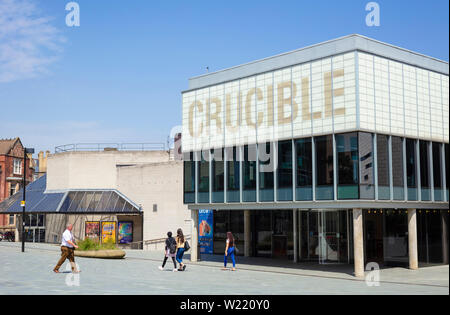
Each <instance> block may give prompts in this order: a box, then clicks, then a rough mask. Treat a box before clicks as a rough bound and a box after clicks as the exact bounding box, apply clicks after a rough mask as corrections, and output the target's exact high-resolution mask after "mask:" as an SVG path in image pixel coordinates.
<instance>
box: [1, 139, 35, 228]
mask: <svg viewBox="0 0 450 315" xmlns="http://www.w3.org/2000/svg"><path fill="white" fill-rule="evenodd" d="M23 150H24V147H23V145H22V142H21V141H20V139H19V138H15V139H0V202H2V201H3V200H5V199H7V198H9V197H10V196H12V195H14V194H15V193H17V192H18V191H19V190H20V189H21V188H22V179H23V171H24V165H23ZM26 167H27V178H26V184H29V183H30V182H32V181H33V176H34V161H33V160H32V157H31V156H29V157H28V159H27V165H26ZM7 231H12V232H14V231H15V217H14V215H0V233H5V232H7Z"/></svg>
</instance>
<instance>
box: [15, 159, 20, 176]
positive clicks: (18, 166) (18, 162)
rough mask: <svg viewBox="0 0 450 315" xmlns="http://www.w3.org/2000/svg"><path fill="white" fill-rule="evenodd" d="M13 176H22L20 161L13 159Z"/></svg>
mask: <svg viewBox="0 0 450 315" xmlns="http://www.w3.org/2000/svg"><path fill="white" fill-rule="evenodd" d="M13 163H14V170H13V172H14V174H15V175H22V160H21V159H14V161H13Z"/></svg>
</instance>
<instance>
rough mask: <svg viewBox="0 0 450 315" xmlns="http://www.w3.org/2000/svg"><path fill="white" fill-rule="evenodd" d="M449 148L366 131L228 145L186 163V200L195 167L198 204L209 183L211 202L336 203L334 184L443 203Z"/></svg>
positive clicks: (364, 196) (383, 196) (366, 195)
mask: <svg viewBox="0 0 450 315" xmlns="http://www.w3.org/2000/svg"><path fill="white" fill-rule="evenodd" d="M448 148H449V146H448V144H442V143H438V142H429V141H424V140H416V139H408V138H401V137H397V136H388V135H382V134H377V135H374V134H371V133H367V132H352V133H344V134H336V135H327V136H320V137H315V138H304V139H295V140H286V141H280V142H277V143H275V144H274V143H264V144H259V145H246V146H243V147H228V148H225V149H219V150H215V151H214V152H213V151H211V154H210V155H211V162H208V161H207V159H209V157H205V156H202V158H201V161H200V159H198V162H192V161H185V162H184V200H185V203H187V204H189V203H195V199H196V198H195V190H196V182H195V173H196V172H197V173H198V180H197V186H198V196H197V202H198V203H209V202H210V200H209V198H210V192H209V189H210V182H209V180H211V188H212V191H211V196H212V199H211V202H212V203H224V202H227V203H237V202H241V201H242V202H246V203H249V202H276V201H280V202H289V201H292V202H295V201H312V200H334V199H335V195H334V193H335V189H336V192H337V195H336V199H337V200H358V199H359V200H375V199H376V196H375V194H376V191H378V195H377V197H378V199H377V200H390V199H391V198H392V199H393V200H398V201H403V200H407V201H438V202H443V201H447V199H446V198H448V196H447V197H446V194H447V195H448V186H446V185H448V171H449V167H447V163H448ZM225 152H226V154H225ZM334 154H336V155H334ZM197 155H198V156H200V154H197ZM214 155H216V156H217V157H218V159H214V158H213V156H214ZM192 156H193V154H192V153H191V154H189V157H190V158H192ZM225 157H226V160H224V158H225ZM194 159H195V157H194ZM240 159H242V161H240ZM258 160H259V166H258ZM196 165H197V169H195V167H196ZM334 167H336V170H335V169H334ZM241 168H242V169H241ZM258 168H259V169H258ZM444 169H445V172H444ZM225 170H226V172H225ZM210 175H211V177H210ZM275 175H276V176H275ZM240 176H242V179H241V178H240ZM225 177H226V178H225ZM210 178H211V179H210ZM335 181H336V182H335ZM314 182H315V184H316V185H315V187H313V183H314ZM225 185H226V190H225ZM241 185H242V187H241ZM444 187H445V188H444ZM258 188H259V191H258ZM405 189H406V190H405ZM225 191H226V198H225ZM258 192H259V196H258ZM314 196H315V199H314ZM101 197H102V196H101V195H97V194H95V193H93V192H80V193H79V194H78V195H76V194H74V195H73V196H71V198H73V199H74V202H72V203H71V211H74V209H78V207H80V209H86V207H90V208H92V206H90V205H89V204H90V202H95V203H99V202H101V201H102V200H101V199H99V198H101ZM241 198H242V200H241ZM82 199H83V202H84V203H83V204H81V205H80V204H79V202H80V201H81V200H82Z"/></svg>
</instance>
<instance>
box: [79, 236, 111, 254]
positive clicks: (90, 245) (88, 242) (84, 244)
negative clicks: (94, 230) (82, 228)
mask: <svg viewBox="0 0 450 315" xmlns="http://www.w3.org/2000/svg"><path fill="white" fill-rule="evenodd" d="M103 249H105V250H108V249H109V250H110V249H118V248H117V246H116V243H114V241H112V240H108V241H106V242H105V243H101V244H100V243H99V242H98V241H96V240H93V239H90V238H85V239H84V240H83V241H80V242H78V250H82V251H88V250H103Z"/></svg>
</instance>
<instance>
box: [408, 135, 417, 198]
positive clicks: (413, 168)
mask: <svg viewBox="0 0 450 315" xmlns="http://www.w3.org/2000/svg"><path fill="white" fill-rule="evenodd" d="M416 160H417V159H416V141H415V140H413V139H406V183H407V186H408V200H417V161H416Z"/></svg>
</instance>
